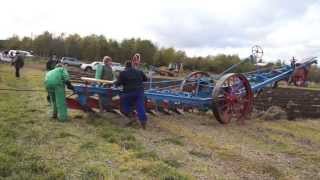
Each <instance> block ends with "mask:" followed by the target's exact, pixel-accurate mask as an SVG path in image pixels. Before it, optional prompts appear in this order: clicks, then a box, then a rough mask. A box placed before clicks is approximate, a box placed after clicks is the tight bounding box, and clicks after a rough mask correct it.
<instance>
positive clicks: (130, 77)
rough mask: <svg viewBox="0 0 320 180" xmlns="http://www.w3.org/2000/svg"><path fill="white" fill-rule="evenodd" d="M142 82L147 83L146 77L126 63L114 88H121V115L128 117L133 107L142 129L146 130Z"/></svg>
mask: <svg viewBox="0 0 320 180" xmlns="http://www.w3.org/2000/svg"><path fill="white" fill-rule="evenodd" d="M144 81H147V77H146V75H145V74H144V73H143V72H142V71H140V70H137V69H136V68H133V67H132V64H131V63H130V62H127V63H126V69H125V70H124V71H122V72H120V75H119V78H118V80H117V81H116V83H115V84H116V86H120V85H122V86H123V95H121V97H120V103H121V111H122V113H124V114H125V115H129V114H130V113H131V107H132V106H133V105H135V107H136V111H137V113H138V118H139V121H140V124H141V126H142V128H143V129H145V128H146V123H147V116H146V112H145V107H144V86H143V82H144ZM131 123H132V122H131Z"/></svg>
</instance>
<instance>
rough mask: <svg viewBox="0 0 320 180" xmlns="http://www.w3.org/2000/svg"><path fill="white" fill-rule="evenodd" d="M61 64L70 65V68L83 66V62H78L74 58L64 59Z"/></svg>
mask: <svg viewBox="0 0 320 180" xmlns="http://www.w3.org/2000/svg"><path fill="white" fill-rule="evenodd" d="M60 62H61V63H62V64H64V65H68V66H78V67H80V66H81V64H83V62H81V61H80V60H78V59H77V58H73V57H62V58H61V60H60Z"/></svg>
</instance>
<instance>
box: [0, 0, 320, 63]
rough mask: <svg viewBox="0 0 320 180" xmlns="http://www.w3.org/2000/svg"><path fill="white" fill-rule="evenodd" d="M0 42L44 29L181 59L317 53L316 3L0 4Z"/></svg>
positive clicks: (75, 0) (17, 0)
mask: <svg viewBox="0 0 320 180" xmlns="http://www.w3.org/2000/svg"><path fill="white" fill-rule="evenodd" d="M0 7H1V8H0V17H2V18H1V23H0V24H1V25H0V39H6V38H8V37H10V36H12V35H18V36H35V35H39V34H41V33H43V32H44V31H49V32H51V33H54V34H56V35H58V34H60V33H66V34H72V33H78V34H80V35H81V36H86V35H90V34H98V35H100V34H102V35H105V36H106V37H107V38H112V39H116V40H119V41H121V40H122V39H124V38H132V37H134V38H142V39H149V40H152V41H153V42H154V43H156V45H157V46H159V47H174V48H175V49H178V50H183V51H185V52H186V53H187V55H188V56H207V55H217V54H219V53H226V54H238V55H239V56H240V57H242V58H245V57H248V56H249V55H250V54H251V47H252V46H253V45H260V46H261V47H263V49H264V56H263V59H264V61H266V62H268V61H276V60H278V59H282V60H286V61H289V59H291V58H292V56H294V57H296V58H298V59H299V58H300V59H301V58H304V57H310V56H320V10H319V9H320V0H303V1H302V0H241V1H240V0H135V1H132V0H131V1H130V0H116V1H111V0H90V1H89V0H55V1H49V0H28V1H26V0H10V1H2V2H1V5H0Z"/></svg>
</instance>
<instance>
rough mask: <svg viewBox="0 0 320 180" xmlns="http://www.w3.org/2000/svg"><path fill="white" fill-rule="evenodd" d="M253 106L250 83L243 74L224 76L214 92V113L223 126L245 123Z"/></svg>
mask: <svg viewBox="0 0 320 180" xmlns="http://www.w3.org/2000/svg"><path fill="white" fill-rule="evenodd" d="M252 106H253V93H252V90H251V87H250V83H249V81H248V80H247V78H246V77H245V76H244V75H242V74H236V73H230V74H226V75H224V76H222V77H221V78H220V79H219V80H218V81H217V83H216V85H215V88H214V90H213V103H212V111H213V113H214V115H215V117H216V119H217V120H218V121H219V122H220V123H222V124H228V123H230V122H231V121H232V120H238V121H240V122H243V121H244V119H245V117H246V116H247V115H248V114H250V112H251V111H252Z"/></svg>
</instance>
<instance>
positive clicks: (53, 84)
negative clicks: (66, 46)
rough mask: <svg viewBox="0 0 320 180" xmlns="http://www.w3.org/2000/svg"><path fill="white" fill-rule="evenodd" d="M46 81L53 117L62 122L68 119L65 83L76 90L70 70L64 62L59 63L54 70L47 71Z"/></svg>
mask: <svg viewBox="0 0 320 180" xmlns="http://www.w3.org/2000/svg"><path fill="white" fill-rule="evenodd" d="M44 83H45V87H46V88H47V91H48V93H49V96H50V100H51V105H52V106H53V113H52V118H58V119H59V121H61V122H65V121H67V119H68V113H67V106H66V100H65V98H66V97H65V84H66V85H67V88H68V89H70V90H74V88H73V86H72V84H71V83H70V81H69V74H68V71H67V70H66V69H65V68H63V65H62V64H57V65H56V67H55V68H54V69H53V70H51V71H49V72H47V74H46V77H45V80H44Z"/></svg>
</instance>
